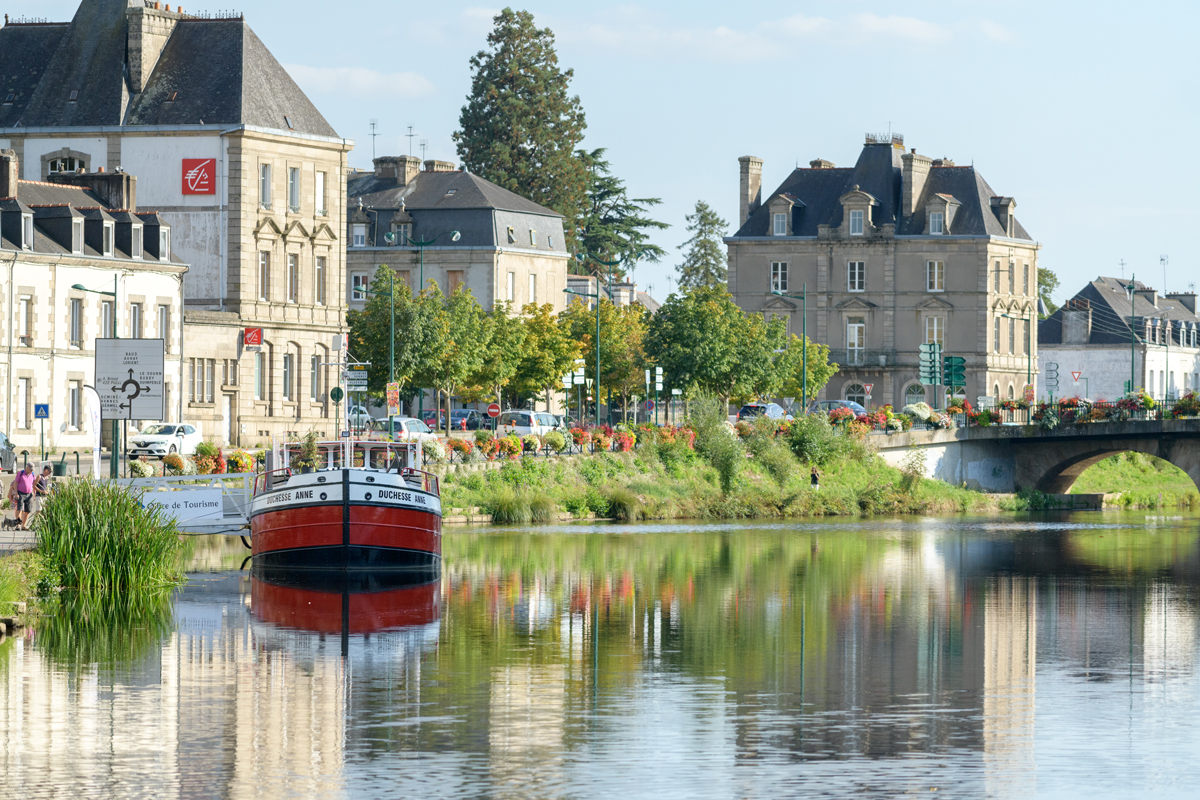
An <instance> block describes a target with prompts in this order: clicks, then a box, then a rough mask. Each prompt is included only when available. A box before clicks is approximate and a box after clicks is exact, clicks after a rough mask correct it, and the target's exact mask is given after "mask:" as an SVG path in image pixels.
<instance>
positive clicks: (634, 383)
mask: <svg viewBox="0 0 1200 800" xmlns="http://www.w3.org/2000/svg"><path fill="white" fill-rule="evenodd" d="M649 320H650V314H649V312H647V311H646V309H645V307H644V306H642V305H641V304H638V303H634V304H632V305H627V306H617V305H614V304H612V303H610V302H608V301H605V302H602V303H601V304H600V387H601V389H600V391H599V392H598V393H597V394H598V396H604V395H605V392H606V390H610V389H611V390H612V392H613V393H614V394H616V395H618V396H620V398H621V401H622V402H621V405H622V407H625V406H627V405H628V401H629V396H630V395H632V394H634V393H640V390H641V388H642V387H643V386H644V385H645V369H646V366H647V364H648V362H647V359H646V351H645V349H644V348H643V340H644V338H645V335H646V326H647V324H648V323H649ZM559 321H560V323H561V324H562V326H563V327H564V328H566V330H567V332H568V335H569V336H570V338H571V339H572V340H573V341H575V342H578V343H579V346H580V350H581V357H582V358H583V359H584V367H583V368H584V374H585V375H587V376H588V377H591V376H593V375H595V374H596V309H595V308H591V309H589V308H588V307H587V306H586V305H584V304H583V303H572V304H571V305H570V306H569V307H568V308H567V310H566V311H564V312H563V313H562V314H560V315H559Z"/></svg>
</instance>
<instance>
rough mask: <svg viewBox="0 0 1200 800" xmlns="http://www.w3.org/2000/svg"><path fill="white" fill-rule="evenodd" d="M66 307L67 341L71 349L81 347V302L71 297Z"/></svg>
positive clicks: (79, 299)
mask: <svg viewBox="0 0 1200 800" xmlns="http://www.w3.org/2000/svg"><path fill="white" fill-rule="evenodd" d="M67 305H68V307H67V318H68V324H67V341H68V342H69V343H70V345H71V347H83V300H82V299H81V298H78V297H72V298H71V299H70V302H69V303H68V304H67Z"/></svg>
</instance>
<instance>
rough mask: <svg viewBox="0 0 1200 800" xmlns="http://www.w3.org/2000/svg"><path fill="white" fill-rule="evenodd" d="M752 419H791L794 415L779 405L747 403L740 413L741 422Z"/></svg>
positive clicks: (738, 416)
mask: <svg viewBox="0 0 1200 800" xmlns="http://www.w3.org/2000/svg"><path fill="white" fill-rule="evenodd" d="M751 417H766V418H767V419H791V418H792V415H791V414H789V413H787V412H786V411H784V410H783V406H781V405H779V404H778V403H746V405H744V406H742V408H741V410H740V411H738V415H737V418H738V419H739V420H743V419H750V418H751Z"/></svg>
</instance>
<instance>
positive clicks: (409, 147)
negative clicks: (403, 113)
mask: <svg viewBox="0 0 1200 800" xmlns="http://www.w3.org/2000/svg"><path fill="white" fill-rule="evenodd" d="M404 135H405V136H407V137H408V154H409V155H410V156H411V155H412V140H413V137H414V136H416V135H417V134H415V133H413V132H412V125H409V126H408V133H406V134H404Z"/></svg>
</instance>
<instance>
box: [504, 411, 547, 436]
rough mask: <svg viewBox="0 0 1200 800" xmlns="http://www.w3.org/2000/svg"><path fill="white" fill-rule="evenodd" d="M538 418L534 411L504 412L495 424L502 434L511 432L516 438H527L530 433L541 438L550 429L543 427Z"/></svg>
mask: <svg viewBox="0 0 1200 800" xmlns="http://www.w3.org/2000/svg"><path fill="white" fill-rule="evenodd" d="M538 417H539V414H538V413H537V412H536V411H505V412H504V413H502V414H501V415H500V417H499V419H497V420H496V422H497V423H498V430H501V431H504V432H508V431H511V432H513V433H515V434H517V435H518V436H528V435H529V434H531V433H532V434H536V435H538V436H541V435H542V434H543V433H547V432H549V431H550V430H551V429H550V428H548V427H546V426H545V425H543V424H542V421H541V420H540V419H538Z"/></svg>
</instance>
